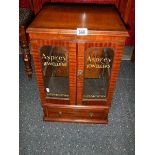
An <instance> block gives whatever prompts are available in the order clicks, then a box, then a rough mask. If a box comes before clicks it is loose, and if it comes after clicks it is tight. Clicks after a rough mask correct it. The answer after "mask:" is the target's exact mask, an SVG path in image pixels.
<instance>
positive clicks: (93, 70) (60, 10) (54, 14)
mask: <svg viewBox="0 0 155 155" xmlns="http://www.w3.org/2000/svg"><path fill="white" fill-rule="evenodd" d="M77 28H80V29H77ZM81 28H82V29H81ZM27 32H28V33H29V36H30V42H31V46H32V54H33V60H34V65H35V72H36V76H37V81H38V88H39V93H40V98H41V102H42V107H43V111H44V120H45V121H64V122H84V123H108V113H109V110H110V106H111V101H112V96H113V92H114V87H115V83H116V79H117V75H118V72H119V67H120V62H121V57H122V52H123V48H124V43H125V39H126V37H127V36H128V32H127V31H126V28H125V26H124V24H123V22H122V21H121V18H120V17H119V15H118V13H117V11H116V9H115V7H113V6H105V5H104V6H102V5H100V6H98V5H71V4H68V5H58V4H53V5H51V6H46V7H44V8H43V9H42V10H41V11H40V13H39V14H38V15H37V16H36V18H35V19H34V21H33V22H32V24H31V25H30V26H29V28H28V29H27Z"/></svg>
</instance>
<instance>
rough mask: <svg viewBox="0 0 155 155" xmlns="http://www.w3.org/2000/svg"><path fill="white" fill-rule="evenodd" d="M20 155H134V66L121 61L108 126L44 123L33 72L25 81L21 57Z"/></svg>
mask: <svg viewBox="0 0 155 155" xmlns="http://www.w3.org/2000/svg"><path fill="white" fill-rule="evenodd" d="M19 60H20V62H19V66H20V68H19V73H20V75H19V84H20V88H19V90H20V94H19V95H20V100H19V108H20V114H19V117H20V118H19V119H20V120H19V121H20V130H19V131H20V134H19V136H20V147H19V149H20V150H19V152H20V155H134V154H135V134H134V133H135V80H134V79H135V77H134V74H135V67H134V64H133V63H131V62H130V61H122V63H121V69H120V73H119V77H118V80H117V84H116V89H115V93H114V96H113V101H112V107H111V110H110V114H109V124H108V125H103V124H80V123H57V122H43V120H42V116H43V113H42V109H41V102H40V98H39V94H38V88H37V82H36V76H35V73H33V78H32V80H31V81H29V80H28V78H27V76H26V74H25V72H24V67H23V62H22V59H21V57H20V59H19Z"/></svg>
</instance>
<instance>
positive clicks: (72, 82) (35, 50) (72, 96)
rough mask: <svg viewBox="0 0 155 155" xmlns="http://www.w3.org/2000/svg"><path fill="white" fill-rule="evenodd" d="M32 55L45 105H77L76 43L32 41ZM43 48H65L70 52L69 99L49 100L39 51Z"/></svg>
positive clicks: (41, 96) (42, 100)
mask: <svg viewBox="0 0 155 155" xmlns="http://www.w3.org/2000/svg"><path fill="white" fill-rule="evenodd" d="M31 46H32V55H33V60H34V65H35V72H36V77H37V83H38V89H39V94H40V98H41V102H42V104H43V105H46V104H49V103H50V104H53V105H54V104H60V105H61V104H62V105H75V103H76V43H74V42H69V41H59V40H32V41H31ZM42 46H63V47H65V48H66V49H67V50H68V64H69V65H68V67H69V86H68V88H69V98H49V97H47V96H46V93H45V87H44V81H43V74H42V64H41V62H40V53H39V49H40V47H42Z"/></svg>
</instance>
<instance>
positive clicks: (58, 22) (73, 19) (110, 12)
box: [27, 4, 128, 36]
mask: <svg viewBox="0 0 155 155" xmlns="http://www.w3.org/2000/svg"><path fill="white" fill-rule="evenodd" d="M77 28H87V29H88V34H107V33H108V34H115V35H122V36H128V32H127V30H126V28H125V26H124V24H123V22H122V20H121V18H120V16H119V15H118V12H117V10H116V9H115V8H114V7H112V6H105V5H69V4H68V5H58V4H54V5H50V6H46V7H44V8H43V9H42V10H41V11H40V13H39V14H38V15H37V16H36V18H35V19H34V21H33V22H32V23H31V25H30V26H29V27H28V29H27V32H29V33H31V32H32V33H34V32H37V33H38V32H40V33H41V32H51V33H57V34H60V33H62V34H64V33H65V34H76V33H77Z"/></svg>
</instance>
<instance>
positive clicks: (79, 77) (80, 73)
mask: <svg viewBox="0 0 155 155" xmlns="http://www.w3.org/2000/svg"><path fill="white" fill-rule="evenodd" d="M82 75H83V70H78V72H77V77H78V79H81V78H82Z"/></svg>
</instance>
